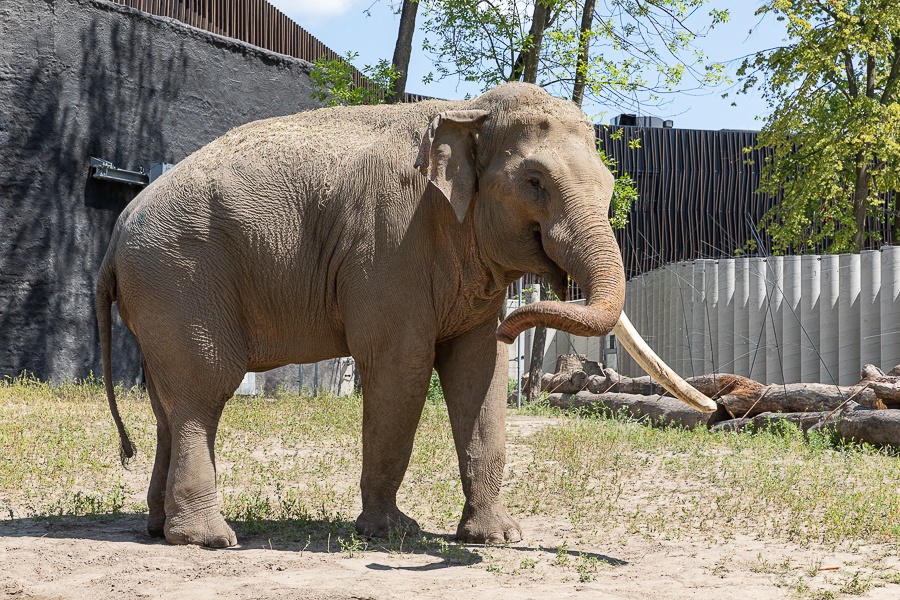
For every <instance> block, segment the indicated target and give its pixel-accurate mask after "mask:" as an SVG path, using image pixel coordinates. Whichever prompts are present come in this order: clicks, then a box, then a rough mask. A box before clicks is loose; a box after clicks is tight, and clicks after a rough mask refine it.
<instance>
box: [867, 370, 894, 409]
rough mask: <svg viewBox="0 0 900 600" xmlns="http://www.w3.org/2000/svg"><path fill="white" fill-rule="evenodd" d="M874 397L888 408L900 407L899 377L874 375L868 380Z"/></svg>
mask: <svg viewBox="0 0 900 600" xmlns="http://www.w3.org/2000/svg"><path fill="white" fill-rule="evenodd" d="M868 383H869V387H871V388H872V391H873V392H874V393H875V397H876V398H878V399H879V400H881V401H882V402H883V403H884V405H885V406H887V407H889V408H896V407H900V377H876V378H874V379H872V380H870V381H869V382H868Z"/></svg>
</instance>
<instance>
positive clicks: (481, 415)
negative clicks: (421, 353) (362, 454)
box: [436, 321, 522, 544]
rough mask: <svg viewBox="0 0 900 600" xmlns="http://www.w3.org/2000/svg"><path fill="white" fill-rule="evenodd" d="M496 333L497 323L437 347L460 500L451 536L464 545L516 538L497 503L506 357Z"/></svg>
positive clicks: (519, 531)
mask: <svg viewBox="0 0 900 600" xmlns="http://www.w3.org/2000/svg"><path fill="white" fill-rule="evenodd" d="M496 330H497V322H496V321H491V322H488V323H486V324H484V325H482V326H481V327H479V328H477V329H476V330H474V331H471V332H469V333H467V334H465V335H463V336H460V337H458V338H455V339H453V340H451V341H449V342H445V343H443V344H441V345H439V346H438V348H437V356H436V367H437V370H438V374H439V375H440V378H441V387H442V388H443V390H444V398H445V399H446V401H447V410H448V412H449V413H450V424H451V427H452V428H453V439H454V441H455V442H456V453H457V455H458V456H459V473H460V476H461V477H462V485H463V493H464V494H465V496H466V504H465V507H463V514H462V519H461V520H460V522H459V527H458V528H457V530H456V537H457V538H458V539H459V540H460V541H464V542H469V543H486V544H501V543H503V542H517V541H519V540H521V539H522V529H521V527H519V524H518V523H517V522H516V521H515V520H514V519H513V518H511V517H510V516H509V514H508V513H507V512H506V508H504V506H503V504H502V503H501V502H500V483H501V482H502V480H503V468H504V466H505V465H506V395H507V381H508V377H509V355H508V352H507V349H506V346H505V345H503V344H501V343H499V342H498V341H497V339H496V337H495V331H496Z"/></svg>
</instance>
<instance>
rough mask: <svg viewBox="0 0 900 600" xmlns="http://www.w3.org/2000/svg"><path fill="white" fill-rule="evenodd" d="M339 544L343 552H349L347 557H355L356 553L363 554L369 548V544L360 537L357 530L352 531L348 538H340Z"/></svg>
mask: <svg viewBox="0 0 900 600" xmlns="http://www.w3.org/2000/svg"><path fill="white" fill-rule="evenodd" d="M338 545H339V546H340V547H341V552H345V553H346V554H347V558H353V556H354V555H356V554H361V553H363V552H365V551H366V548H368V544H367V543H366V542H365V541H364V540H361V539H360V538H358V537H357V536H356V532H355V531H351V532H350V536H349V537H348V538H347V539H344V538H338Z"/></svg>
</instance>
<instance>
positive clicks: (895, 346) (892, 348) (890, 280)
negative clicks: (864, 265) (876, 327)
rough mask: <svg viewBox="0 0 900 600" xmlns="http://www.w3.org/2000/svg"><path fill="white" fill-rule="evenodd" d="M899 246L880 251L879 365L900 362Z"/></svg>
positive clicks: (890, 366)
mask: <svg viewBox="0 0 900 600" xmlns="http://www.w3.org/2000/svg"><path fill="white" fill-rule="evenodd" d="M898 296H900V246H885V247H884V248H882V251H881V366H882V368H883V369H884V370H885V371H887V370H888V369H892V368H893V367H895V366H896V365H897V364H898V363H900V298H898Z"/></svg>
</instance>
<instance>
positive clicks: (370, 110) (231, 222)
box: [96, 83, 625, 547]
mask: <svg viewBox="0 0 900 600" xmlns="http://www.w3.org/2000/svg"><path fill="white" fill-rule="evenodd" d="M613 183H614V179H613V176H612V175H611V174H610V172H609V170H608V169H607V168H606V167H605V166H604V164H603V163H602V162H601V160H600V158H599V156H598V154H597V150H596V145H595V138H594V133H593V130H592V128H591V126H590V124H589V123H588V122H587V121H586V119H585V117H584V114H583V113H582V112H581V110H580V109H578V108H577V107H576V106H575V105H574V104H573V103H571V102H568V101H564V100H560V99H557V98H553V97H551V96H550V95H549V94H547V93H546V92H545V91H543V90H542V89H540V88H539V87H537V86H533V85H530V84H518V83H511V84H504V85H501V86H499V87H497V88H495V89H492V90H490V91H488V92H486V93H484V94H482V95H481V96H478V97H477V98H474V99H472V100H465V101H437V100H429V101H424V102H420V103H416V104H393V105H380V106H351V107H332V108H321V109H317V110H313V111H309V112H301V113H298V114H294V115H290V116H284V117H276V118H271V119H266V120H262V121H257V122H253V123H249V124H247V125H244V126H241V127H238V128H236V129H234V130H232V131H230V132H228V133H226V134H225V135H224V136H222V137H220V138H218V139H216V140H214V141H212V142H211V143H209V144H208V145H206V146H205V147H203V148H201V149H200V150H198V151H196V152H194V153H193V154H191V155H190V156H188V157H187V158H185V159H184V160H183V161H181V162H180V163H178V164H177V165H176V166H175V167H173V168H172V169H171V170H169V171H168V172H167V173H166V174H164V175H163V176H162V177H160V178H159V179H157V180H156V181H155V182H153V183H152V184H150V185H149V186H148V187H147V188H145V189H144V190H143V191H142V192H141V193H140V194H139V195H138V196H137V197H136V198H135V199H134V200H133V201H132V202H131V203H130V204H129V205H128V206H127V207H126V208H125V209H124V211H123V212H122V214H121V215H120V216H119V218H118V221H117V222H116V225H115V228H114V230H113V232H112V235H111V241H110V244H109V247H108V249H107V252H106V255H105V257H104V260H103V263H102V266H101V268H100V271H99V274H98V280H97V290H96V313H97V320H98V327H99V331H100V345H101V353H102V364H103V375H104V379H105V383H106V390H107V396H108V399H109V404H110V409H111V412H112V415H113V418H114V421H115V424H116V427H117V429H118V432H119V436H120V441H121V452H122V455H123V456H122V460H123V462H124V461H125V460H126V459H127V458H130V457H131V456H132V455H133V453H134V446H133V444H132V442H131V440H130V438H129V436H128V434H127V432H126V430H125V427H124V425H123V423H122V419H121V417H120V415H119V412H118V409H117V405H116V400H115V395H114V392H113V382H112V371H111V361H112V357H111V350H110V338H111V310H112V305H113V303H115V304H116V305H117V308H118V311H119V314H120V316H121V318H122V321H123V322H124V323H125V325H126V326H127V327H128V329H129V330H130V331H131V332H132V333H133V334H134V337H135V338H136V340H137V342H138V345H139V347H140V350H141V354H142V358H143V364H144V372H145V379H146V387H147V391H148V395H149V398H150V402H151V405H152V408H153V412H154V414H155V417H156V420H157V448H156V456H155V462H154V466H153V470H152V475H151V479H150V485H149V490H148V493H147V504H148V512H149V518H148V524H147V529H148V532H149V533H150V534H151V535H152V536H156V537H165V539H166V540H168V541H169V542H170V543H173V544H198V545H203V546H208V547H228V546H233V545H235V544H236V543H237V538H236V536H235V534H234V532H233V530H232V529H231V527H230V526H229V525H228V524H227V523H226V522H225V519H224V517H223V516H222V513H221V512H220V510H219V507H218V505H217V500H216V483H215V481H216V480H215V473H216V471H215V456H214V440H215V436H216V429H217V426H218V422H219V419H220V416H221V414H222V411H223V409H224V407H225V404H226V401H227V400H228V399H229V398H231V396H232V394H233V393H234V391H235V389H236V388H237V387H238V385H239V383H240V381H241V379H242V377H243V376H244V373H245V372H247V371H264V370H268V369H272V368H275V367H279V366H282V365H286V364H296V363H310V362H315V361H320V360H324V359H328V358H334V357H341V356H352V357H354V359H355V360H356V363H357V364H358V366H359V370H360V376H361V382H362V392H363V417H362V430H363V433H362V437H363V444H362V474H361V479H360V490H361V495H362V512H361V513H360V515H359V517H358V518H357V520H356V528H357V531H358V532H359V534H361V535H364V536H373V537H379V536H382V537H383V536H387V535H388V534H389V532H390V531H391V530H392V529H398V530H405V531H417V530H418V524H417V523H416V521H415V520H413V519H412V518H411V517H409V516H407V515H406V514H404V513H403V512H401V510H400V509H399V508H398V506H397V491H398V489H399V487H400V484H401V481H402V480H403V477H404V474H405V471H406V469H407V466H408V463H409V460H410V455H411V450H412V445H413V437H414V434H415V431H416V428H417V425H418V420H419V418H420V416H421V411H422V409H423V406H424V402H425V396H426V391H427V388H428V384H429V379H430V375H431V372H432V369H436V370H437V373H438V376H439V378H440V383H441V386H442V388H443V391H444V396H445V400H446V405H447V411H448V413H449V417H450V426H451V430H452V434H453V439H454V443H455V446H456V451H457V455H458V459H459V472H460V477H461V479H462V489H463V492H464V495H465V504H464V507H463V510H462V515H461V518H460V522H459V526H458V528H457V532H456V536H457V538H458V539H459V540H461V541H463V542H469V543H488V544H495V543H503V542H515V541H518V540H520V539H521V538H522V531H521V528H520V526H519V524H518V523H517V521H516V520H515V519H514V518H513V517H511V516H510V515H509V514H508V512H507V510H506V508H505V507H504V505H503V503H502V501H501V498H500V484H501V480H502V476H503V470H504V464H505V439H504V435H505V419H506V395H507V382H508V354H507V350H506V346H505V344H507V343H510V342H512V341H513V340H514V339H515V337H516V336H517V335H518V334H519V333H521V332H522V331H524V330H526V329H528V328H531V327H535V326H546V327H552V328H555V329H559V330H563V331H567V332H571V333H573V334H576V335H581V336H597V335H604V334H606V333H607V332H609V331H610V330H611V329H612V328H613V327H614V326H616V324H617V321H618V320H619V317H620V313H621V311H622V306H623V302H624V288H625V278H624V272H623V266H622V260H621V256H620V251H619V248H618V245H617V243H616V240H615V237H614V235H613V231H612V229H611V227H610V223H609V219H608V210H609V203H610V198H611V195H612V190H613ZM526 273H535V274H538V275H541V276H543V277H544V278H546V280H547V281H548V282H549V283H550V285H551V286H552V288H553V290H554V291H555V292H556V294H558V295H559V296H560V297H561V298H565V295H566V289H567V280H568V278H569V277H571V278H572V279H573V280H575V281H576V282H577V283H578V284H579V285H580V286H581V287H582V289H583V290H584V291H585V293H586V297H587V301H586V304H585V306H578V305H574V304H571V303H566V302H563V301H544V302H538V303H534V304H530V305H526V306H524V307H522V308H519V309H517V310H516V311H514V312H512V313H511V314H509V315H508V316H506V317H505V319H503V320H502V322H501V319H500V316H501V310H502V309H503V308H504V305H505V298H506V290H507V286H508V285H509V284H510V283H511V282H513V281H515V280H516V279H518V278H519V277H521V276H522V275H524V274H526ZM621 335H624V333H622V334H621Z"/></svg>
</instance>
